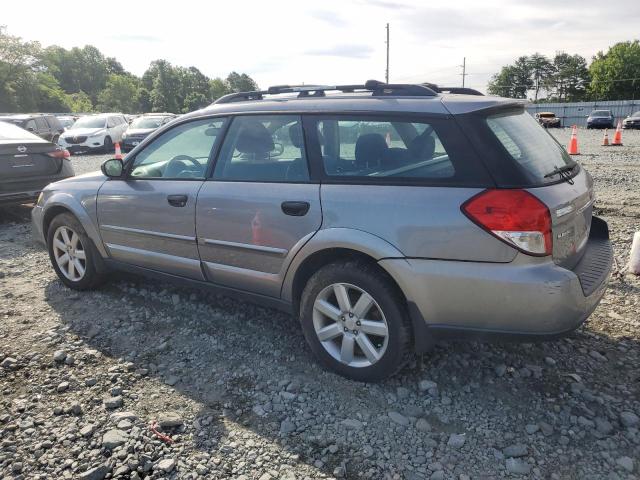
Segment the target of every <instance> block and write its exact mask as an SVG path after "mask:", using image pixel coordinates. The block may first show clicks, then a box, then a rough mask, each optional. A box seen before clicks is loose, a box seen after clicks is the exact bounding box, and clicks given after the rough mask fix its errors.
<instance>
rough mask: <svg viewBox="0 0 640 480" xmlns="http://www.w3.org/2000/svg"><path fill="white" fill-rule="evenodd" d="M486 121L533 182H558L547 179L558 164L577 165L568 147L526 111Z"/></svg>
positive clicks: (560, 165) (491, 117) (555, 179)
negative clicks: (567, 150)
mask: <svg viewBox="0 0 640 480" xmlns="http://www.w3.org/2000/svg"><path fill="white" fill-rule="evenodd" d="M487 124H488V125H489V128H490V129H491V131H492V132H493V133H494V135H495V136H496V138H497V139H498V140H499V142H500V143H501V144H502V146H503V147H504V149H505V150H506V151H507V152H508V153H509V155H510V156H511V157H512V158H513V159H514V160H515V161H516V162H517V163H518V165H519V166H520V167H521V169H522V170H523V171H524V173H525V174H526V175H527V177H529V180H530V181H531V182H532V183H533V184H544V183H550V182H555V181H557V180H558V176H552V177H547V178H545V175H547V174H549V173H550V172H552V171H553V170H554V169H556V168H557V167H560V168H561V167H563V166H574V165H575V164H576V163H575V162H574V161H573V160H572V159H571V157H570V156H569V154H568V153H567V152H566V151H565V149H564V148H563V147H562V146H561V145H560V144H559V143H558V142H557V141H556V140H555V139H554V138H553V137H552V136H551V134H549V133H547V131H546V130H545V129H544V128H542V127H541V126H540V125H539V124H538V122H536V121H535V120H534V119H533V118H532V117H531V115H529V114H528V113H526V112H521V113H516V114H513V113H502V114H498V115H492V116H490V117H488V118H487Z"/></svg>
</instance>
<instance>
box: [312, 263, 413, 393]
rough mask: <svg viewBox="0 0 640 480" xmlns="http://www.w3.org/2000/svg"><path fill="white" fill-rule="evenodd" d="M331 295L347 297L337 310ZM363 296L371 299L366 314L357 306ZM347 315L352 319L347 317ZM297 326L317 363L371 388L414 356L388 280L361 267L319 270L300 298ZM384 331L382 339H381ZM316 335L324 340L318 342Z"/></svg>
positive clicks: (407, 327) (343, 265) (405, 316)
mask: <svg viewBox="0 0 640 480" xmlns="http://www.w3.org/2000/svg"><path fill="white" fill-rule="evenodd" d="M343 288H344V289H345V290H344V291H343V290H342V289H343ZM336 289H337V290H336ZM336 291H337V292H338V293H340V295H341V297H342V298H343V299H344V298H345V296H344V295H343V293H344V292H346V293H347V295H346V297H347V300H348V302H347V303H345V301H344V300H343V302H342V304H341V305H340V306H339V303H340V302H339V301H338V297H337V295H336ZM364 295H368V296H369V299H370V301H369V304H370V305H371V306H370V307H369V308H368V309H366V308H365V309H362V308H360V307H359V306H358V305H359V303H360V302H359V301H358V300H364V297H363V298H362V299H361V298H360V297H361V296H364ZM371 301H372V302H371ZM323 302H324V303H323ZM326 304H329V306H331V307H332V308H329V309H328V307H327V306H326ZM364 304H367V302H364V303H363V305H364ZM343 307H347V308H343ZM356 310H360V311H362V312H364V313H358V312H356ZM349 311H350V312H353V315H352V316H349V315H347V312H349ZM324 312H329V314H330V316H329V315H327V314H326V313H324ZM342 313H344V315H342ZM361 319H362V322H360V320H361ZM300 322H301V324H302V330H303V333H304V336H305V338H306V340H307V343H308V344H309V346H310V348H311V350H312V351H313V353H314V355H315V356H316V358H317V359H318V360H319V362H320V363H321V364H322V365H323V366H324V367H326V368H328V369H329V370H332V371H333V372H335V373H337V374H339V375H342V376H343V377H346V378H349V379H352V380H357V381H362V382H376V381H380V380H382V379H384V378H387V377H389V376H391V375H393V374H395V373H397V372H398V371H399V370H400V369H401V368H402V367H403V366H404V365H405V364H406V363H407V362H408V360H409V359H410V358H411V355H412V353H413V350H412V349H411V339H412V332H411V324H410V321H409V316H408V314H407V309H406V306H405V303H404V301H403V298H402V296H401V294H400V293H399V292H398V289H397V288H396V286H395V285H394V284H393V283H392V282H391V281H390V279H388V278H386V277H385V276H384V274H382V273H381V272H380V271H379V270H378V269H377V268H375V267H374V266H372V265H369V264H367V263H364V262H353V261H352V262H339V263H332V264H329V265H326V266H325V267H323V268H321V269H320V270H318V271H317V272H316V273H315V274H314V275H313V276H312V277H311V278H310V279H309V281H308V282H307V285H306V286H305V288H304V291H303V293H302V301H301V305H300ZM365 322H367V324H366V327H365V326H364V324H365ZM385 326H386V336H384V335H382V334H384V333H385ZM358 329H361V330H358ZM365 329H366V330H365ZM318 331H320V332H321V333H320V334H321V335H325V339H324V340H323V341H321V340H320V338H319V336H318V335H319V334H318V333H317V332H318ZM378 334H380V335H378ZM345 341H346V344H345ZM361 345H362V346H361ZM349 346H352V347H351V348H349ZM372 348H373V350H372ZM343 350H345V351H346V354H345V355H344V357H343ZM365 351H368V352H369V355H367V354H366V353H365ZM349 352H351V355H349Z"/></svg>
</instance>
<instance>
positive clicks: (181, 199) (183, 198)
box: [167, 195, 189, 207]
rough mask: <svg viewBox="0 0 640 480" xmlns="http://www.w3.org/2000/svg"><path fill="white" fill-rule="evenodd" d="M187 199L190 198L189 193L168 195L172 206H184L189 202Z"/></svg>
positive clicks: (168, 200)
mask: <svg viewBox="0 0 640 480" xmlns="http://www.w3.org/2000/svg"><path fill="white" fill-rule="evenodd" d="M187 200H189V196H188V195H169V196H168V197H167V202H169V205H171V206H172V207H184V206H185V205H186V204H187Z"/></svg>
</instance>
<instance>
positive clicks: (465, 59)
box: [460, 57, 468, 88]
mask: <svg viewBox="0 0 640 480" xmlns="http://www.w3.org/2000/svg"><path fill="white" fill-rule="evenodd" d="M460 66H461V67H462V73H461V74H460V75H462V88H464V79H465V77H466V76H467V75H468V73H467V57H462V65H460Z"/></svg>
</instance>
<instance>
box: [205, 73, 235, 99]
mask: <svg viewBox="0 0 640 480" xmlns="http://www.w3.org/2000/svg"><path fill="white" fill-rule="evenodd" d="M228 93H231V89H230V88H229V85H228V84H227V82H225V81H224V80H223V79H222V78H220V77H216V78H214V79H213V80H210V81H209V98H210V99H211V100H212V101H214V100H217V99H218V98H220V97H222V96H224V95H227V94H228Z"/></svg>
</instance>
